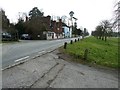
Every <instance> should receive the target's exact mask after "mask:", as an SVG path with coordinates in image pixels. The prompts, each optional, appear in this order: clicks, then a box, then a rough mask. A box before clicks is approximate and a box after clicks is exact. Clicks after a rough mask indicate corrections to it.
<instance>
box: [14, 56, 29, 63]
mask: <svg viewBox="0 0 120 90" xmlns="http://www.w3.org/2000/svg"><path fill="white" fill-rule="evenodd" d="M29 57H30V56H26V57H23V58H20V59H17V60H15V62H19V61H21V60H24V59H27V58H29Z"/></svg>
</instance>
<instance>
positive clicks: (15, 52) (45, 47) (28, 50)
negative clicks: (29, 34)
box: [2, 38, 78, 69]
mask: <svg viewBox="0 0 120 90" xmlns="http://www.w3.org/2000/svg"><path fill="white" fill-rule="evenodd" d="M77 39H78V38H77ZM70 40H75V38H68V39H59V40H22V41H20V42H19V43H9V44H3V45H2V69H3V68H5V67H8V66H10V65H13V64H14V63H16V62H17V61H19V60H22V59H26V58H30V57H33V56H35V55H36V54H37V53H41V52H44V51H49V50H50V49H56V48H58V47H60V46H62V45H63V44H64V42H70Z"/></svg>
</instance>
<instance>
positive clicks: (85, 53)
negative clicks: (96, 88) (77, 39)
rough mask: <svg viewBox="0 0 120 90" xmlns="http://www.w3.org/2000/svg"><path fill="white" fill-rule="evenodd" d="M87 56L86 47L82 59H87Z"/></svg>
mask: <svg viewBox="0 0 120 90" xmlns="http://www.w3.org/2000/svg"><path fill="white" fill-rule="evenodd" d="M87 56H88V49H85V52H84V60H87Z"/></svg>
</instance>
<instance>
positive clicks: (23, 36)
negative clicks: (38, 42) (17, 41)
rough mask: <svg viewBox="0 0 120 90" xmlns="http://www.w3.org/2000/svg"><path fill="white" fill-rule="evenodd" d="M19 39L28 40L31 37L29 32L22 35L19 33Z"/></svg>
mask: <svg viewBox="0 0 120 90" xmlns="http://www.w3.org/2000/svg"><path fill="white" fill-rule="evenodd" d="M21 39H22V40H30V39H31V37H30V35H29V34H22V35H21Z"/></svg>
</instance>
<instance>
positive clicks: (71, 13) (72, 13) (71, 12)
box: [69, 11, 74, 30]
mask: <svg viewBox="0 0 120 90" xmlns="http://www.w3.org/2000/svg"><path fill="white" fill-rule="evenodd" d="M69 15H70V17H71V19H70V20H71V23H72V30H73V20H72V18H73V15H74V12H73V11H70V13H69Z"/></svg>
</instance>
